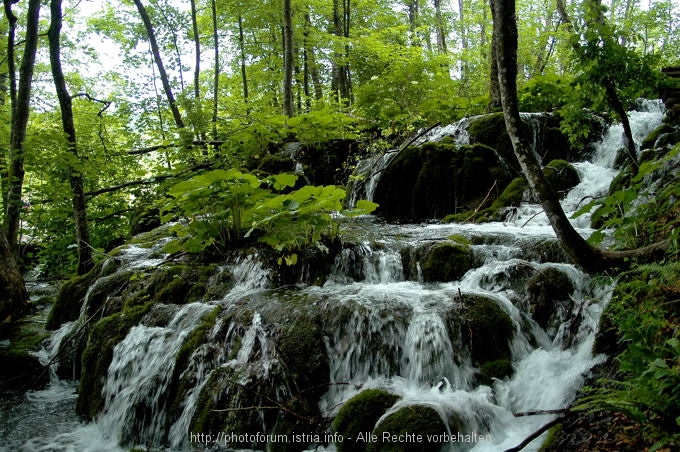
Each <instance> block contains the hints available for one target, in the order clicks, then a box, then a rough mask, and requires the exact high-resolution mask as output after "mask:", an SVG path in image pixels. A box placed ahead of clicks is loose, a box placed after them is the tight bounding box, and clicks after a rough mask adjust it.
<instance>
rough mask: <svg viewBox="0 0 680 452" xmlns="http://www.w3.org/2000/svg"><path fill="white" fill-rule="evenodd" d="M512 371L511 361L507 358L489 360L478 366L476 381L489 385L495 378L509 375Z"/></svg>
mask: <svg viewBox="0 0 680 452" xmlns="http://www.w3.org/2000/svg"><path fill="white" fill-rule="evenodd" d="M512 373H513V367H512V362H510V360H508V359H499V360H496V361H489V362H486V363H484V364H482V366H481V367H480V368H479V375H478V376H477V381H478V382H479V384H481V385H487V386H490V385H492V384H493V381H494V380H495V379H502V378H505V377H509V376H510V375H512Z"/></svg>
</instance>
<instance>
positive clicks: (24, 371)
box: [0, 317, 49, 390]
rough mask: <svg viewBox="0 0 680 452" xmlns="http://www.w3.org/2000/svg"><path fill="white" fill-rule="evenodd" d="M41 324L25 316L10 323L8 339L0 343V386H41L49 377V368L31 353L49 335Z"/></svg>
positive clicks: (13, 387)
mask: <svg viewBox="0 0 680 452" xmlns="http://www.w3.org/2000/svg"><path fill="white" fill-rule="evenodd" d="M43 320H44V318H43ZM40 324H41V322H39V321H36V319H35V318H33V317H27V318H24V319H23V320H20V321H18V322H16V323H14V324H12V325H11V328H10V329H9V330H8V339H7V341H5V342H3V343H2V344H1V345H0V389H3V390H4V389H31V388H40V387H43V386H44V385H45V384H47V382H48V381H49V372H48V371H47V369H46V368H44V367H43V366H42V364H40V361H39V359H38V358H37V357H36V356H34V354H33V353H34V352H36V351H38V350H39V349H40V345H41V343H42V341H43V340H44V339H46V338H47V337H49V333H48V332H47V331H45V330H44V329H42V328H41V327H40V326H39V325H40Z"/></svg>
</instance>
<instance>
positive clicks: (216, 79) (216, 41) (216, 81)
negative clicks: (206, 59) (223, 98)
mask: <svg viewBox="0 0 680 452" xmlns="http://www.w3.org/2000/svg"><path fill="white" fill-rule="evenodd" d="M210 10H211V12H212V26H213V47H214V52H215V53H214V58H215V68H214V70H213V98H212V104H213V105H212V119H211V120H210V122H211V123H212V137H213V140H216V139H217V108H218V100H219V90H220V35H219V33H218V27H217V5H216V4H215V0H211V1H210Z"/></svg>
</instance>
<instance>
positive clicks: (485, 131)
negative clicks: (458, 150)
mask: <svg viewBox="0 0 680 452" xmlns="http://www.w3.org/2000/svg"><path fill="white" fill-rule="evenodd" d="M468 134H469V135H470V143H481V144H484V145H486V146H489V147H490V148H492V149H495V150H496V152H498V155H499V156H500V157H501V158H502V159H503V160H504V161H505V163H506V164H507V165H508V166H509V167H510V168H512V170H513V173H514V174H515V175H519V174H521V170H520V167H519V162H518V161H517V157H515V151H514V149H513V148H512V143H511V142H510V138H509V137H508V132H507V130H506V129H505V118H504V117H503V113H491V114H488V115H483V116H477V117H475V118H472V119H471V120H470V126H469V127H468Z"/></svg>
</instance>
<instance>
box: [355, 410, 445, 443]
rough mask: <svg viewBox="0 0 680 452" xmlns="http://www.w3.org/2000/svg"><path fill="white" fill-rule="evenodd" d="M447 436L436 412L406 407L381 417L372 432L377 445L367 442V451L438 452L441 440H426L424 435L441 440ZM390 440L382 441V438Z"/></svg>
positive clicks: (426, 437)
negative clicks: (415, 451) (440, 438)
mask: <svg viewBox="0 0 680 452" xmlns="http://www.w3.org/2000/svg"><path fill="white" fill-rule="evenodd" d="M446 433H447V429H446V425H445V424H444V422H443V421H442V419H441V417H440V416H439V413H438V412H437V411H436V410H435V409H434V408H432V407H429V406H425V405H408V406H404V407H402V408H399V409H398V410H396V411H395V412H394V413H391V414H389V415H387V416H386V417H384V418H383V419H382V420H381V421H380V423H379V424H378V425H377V426H376V427H375V429H374V430H373V434H374V435H375V436H377V439H378V441H377V442H371V443H369V444H368V447H367V448H366V450H367V451H375V452H378V451H381V452H385V451H394V452H397V451H399V452H402V451H403V452H407V451H408V452H410V451H414V450H418V451H422V452H430V451H431V452H438V451H439V450H441V448H442V446H443V442H441V441H428V435H432V436H433V437H442V436H443V435H445V434H446ZM383 434H385V435H387V437H389V438H390V439H392V440H390V441H384V440H383V439H384V438H386V436H383Z"/></svg>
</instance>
